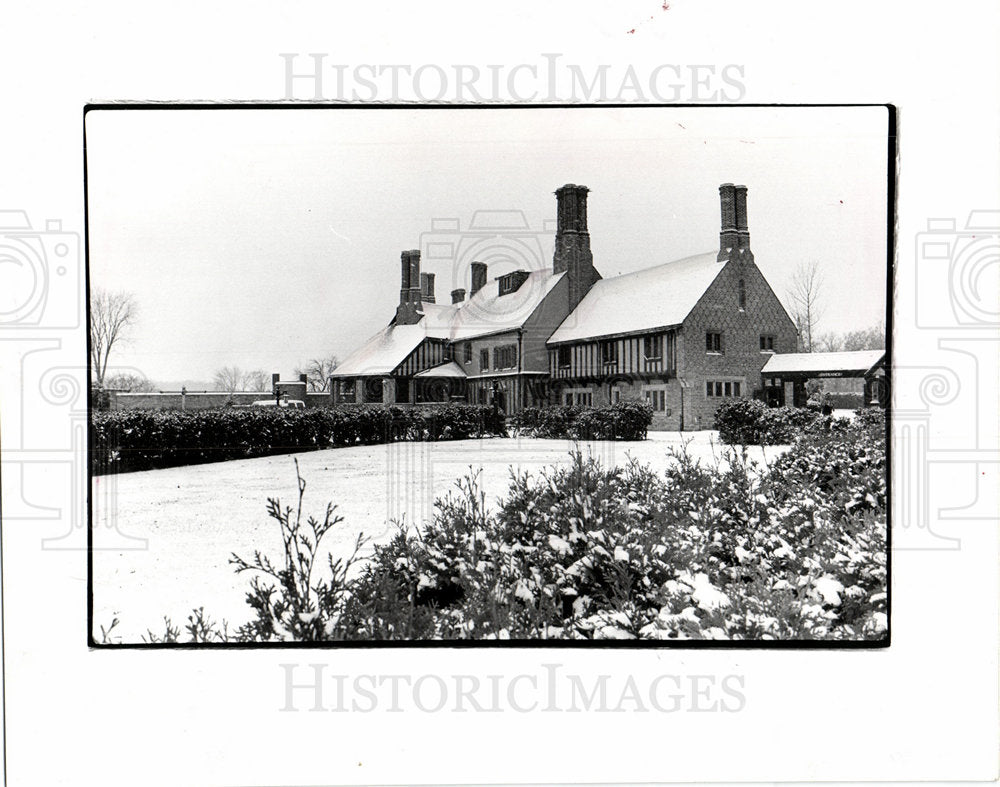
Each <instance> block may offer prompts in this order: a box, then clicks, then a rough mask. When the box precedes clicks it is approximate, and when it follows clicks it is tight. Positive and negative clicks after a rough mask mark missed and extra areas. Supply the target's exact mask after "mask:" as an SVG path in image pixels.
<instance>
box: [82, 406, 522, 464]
mask: <svg viewBox="0 0 1000 787" xmlns="http://www.w3.org/2000/svg"><path fill="white" fill-rule="evenodd" d="M490 435H499V436H505V435H506V428H505V425H504V417H503V414H502V413H497V412H495V411H494V410H493V408H491V407H483V406H475V405H448V406H446V407H438V408H403V407H381V406H377V405H360V406H357V407H345V408H317V409H313V410H292V409H277V408H260V409H247V410H243V409H239V410H235V409H224V410H199V411H194V412H181V411H170V410H159V411H154V410H116V411H112V412H95V413H93V416H92V419H91V439H90V445H91V468H92V471H93V472H94V473H95V474H104V473H117V472H125V471H130V470H149V469H151V468H159V467H176V466H179V465H189V464H200V463H202V462H217V461H222V460H227V459H247V458H251V457H256V456H267V455H269V454H282V453H291V452H293V451H308V450H314V449H319V448H335V447H340V446H349V445H356V444H358V443H363V444H366V445H371V444H376V443H389V442H395V441H402V440H459V439H465V438H470V437H485V436H490Z"/></svg>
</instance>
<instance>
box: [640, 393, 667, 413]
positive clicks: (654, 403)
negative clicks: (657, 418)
mask: <svg viewBox="0 0 1000 787" xmlns="http://www.w3.org/2000/svg"><path fill="white" fill-rule="evenodd" d="M643 393H644V394H645V397H646V401H647V402H648V403H649V406H650V407H652V408H653V411H654V412H658V413H662V412H666V409H667V392H666V391H665V390H664V389H662V388H659V389H655V388H654V389H647V390H646V391H644V392H643Z"/></svg>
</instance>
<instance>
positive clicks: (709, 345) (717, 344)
mask: <svg viewBox="0 0 1000 787" xmlns="http://www.w3.org/2000/svg"><path fill="white" fill-rule="evenodd" d="M705 352H707V353H720V354H721V353H722V334H721V333H712V332H711V331H709V332H708V333H706V334H705Z"/></svg>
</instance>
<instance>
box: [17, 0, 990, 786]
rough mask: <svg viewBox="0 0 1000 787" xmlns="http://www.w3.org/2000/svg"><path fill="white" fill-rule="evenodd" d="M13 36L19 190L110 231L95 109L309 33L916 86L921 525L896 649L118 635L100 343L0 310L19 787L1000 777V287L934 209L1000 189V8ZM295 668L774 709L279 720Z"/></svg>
mask: <svg viewBox="0 0 1000 787" xmlns="http://www.w3.org/2000/svg"><path fill="white" fill-rule="evenodd" d="M4 28H5V32H6V35H5V43H4V47H3V48H2V50H0V64H2V66H0V74H2V80H3V81H2V87H0V91H2V92H0V97H2V99H3V122H2V124H0V140H2V146H0V157H2V158H0V162H2V163H0V172H2V177H0V207H2V208H12V209H21V210H25V211H27V212H28V214H29V216H30V217H31V220H32V221H33V222H34V225H35V226H36V227H37V226H39V225H41V226H42V227H44V220H45V219H47V218H58V219H61V220H62V222H63V229H64V230H66V231H70V232H74V233H79V234H80V236H81V237H82V233H83V227H84V221H83V201H82V182H81V181H82V155H81V130H82V106H83V105H84V103H86V102H88V101H98V100H117V99H130V100H143V99H145V100H194V99H198V100H223V99H255V100H274V99H279V98H281V97H282V96H283V95H284V69H283V63H282V61H281V59H280V58H279V56H278V53H280V52H299V53H309V52H325V53H329V54H328V62H336V63H344V64H349V65H356V64H361V63H410V64H414V65H419V64H423V63H443V64H454V63H467V64H477V65H480V66H485V65H486V64H491V63H503V64H516V63H529V64H541V62H542V53H547V52H560V53H563V55H564V57H565V60H566V62H573V63H578V64H581V65H588V64H589V65H591V66H596V65H598V64H601V63H608V64H616V65H615V67H617V68H621V67H623V66H624V64H627V63H631V64H633V65H634V67H635V69H636V71H637V72H639V73H649V72H650V71H651V70H652V69H653V68H655V67H656V66H657V65H659V64H662V63H675V64H680V65H690V64H715V65H716V66H717V67H721V66H723V65H725V64H730V63H736V64H741V65H742V66H743V67H744V69H745V70H744V84H745V86H746V94H745V96H744V97H743V100H744V101H747V102H783V103H795V102H892V103H894V104H896V105H897V106H898V108H899V132H900V167H899V219H898V252H897V253H898V261H897V265H898V267H897V278H896V282H897V284H896V286H897V293H896V316H895V319H896V345H895V362H896V364H897V366H898V367H899V371H898V373H897V384H896V386H895V395H896V402H895V405H896V408H897V424H898V428H899V430H900V432H899V439H898V440H897V441H896V443H895V446H894V447H895V448H896V451H897V453H896V457H895V460H896V467H895V472H894V477H893V482H894V493H895V495H894V498H895V499H894V503H895V509H894V525H895V528H896V531H895V533H894V538H895V539H896V545H897V546H898V547H904V546H906V547H908V548H907V549H905V550H897V551H896V552H895V554H894V562H893V591H894V595H893V620H892V624H893V645H892V647H891V648H890V649H889V650H883V651H873V652H801V653H779V652H766V651H746V652H739V651H733V652H696V651H663V652H648V651H644V652H637V651H591V652H575V651H566V650H560V651H558V652H555V653H546V652H544V651H492V652H484V653H477V652H472V651H451V650H412V651H406V650H389V651H323V652H308V651H294V652H273V651H272V652H107V651H94V652H91V651H88V649H87V648H86V646H85V642H86V601H85V590H86V556H85V552H84V551H83V549H82V547H83V546H84V545H85V532H84V529H83V523H84V522H85V516H84V513H85V511H84V498H83V496H82V495H83V493H84V490H85V482H84V480H83V476H82V474H83V473H84V464H83V462H82V461H81V458H82V454H81V453H80V452H81V450H82V446H83V439H82V437H83V424H84V423H85V413H84V412H83V407H84V401H83V398H82V394H83V391H84V390H85V387H84V386H83V380H84V372H83V369H82V367H83V364H84V360H83V359H84V335H83V331H82V329H77V330H70V329H69V327H68V326H64V325H63V324H62V322H61V321H60V320H61V319H62V318H60V317H59V316H58V315H56V314H55V313H54V312H53V313H47V314H46V319H45V321H43V322H42V323H41V324H40V325H37V326H34V327H31V326H19V327H4V328H3V329H2V332H0V353H2V356H0V375H2V377H0V385H2V388H0V410H2V431H0V438H2V441H3V448H4V464H3V468H2V470H3V473H2V475H3V484H4V486H3V514H4V520H3V571H4V573H3V587H4V611H5V634H6V638H5V658H6V664H5V675H6V683H5V691H6V710H7V717H8V718H7V730H6V742H7V756H8V762H7V774H8V778H9V781H10V783H11V784H18V785H20V784H49V785H51V784H80V783H98V782H99V783H104V784H135V783H148V784H159V783H163V784H176V783H200V784H293V783H294V784H317V783H320V784H321V783H358V782H376V783H386V782H405V783H416V782H492V781H498V782H512V781H522V780H530V781H535V782H550V781H558V782H574V781H650V780H654V781H655V780H660V781H676V780H680V781H686V780H723V781H735V780H760V781H774V780H807V779H824V780H855V779H895V780H908V779H964V780H974V779H990V778H996V773H997V770H996V769H997V764H996V741H997V663H996V662H997V659H996V645H997V617H998V616H997V527H996V525H997V521H996V518H997V495H996V489H997V484H996V482H997V462H998V460H1000V452H998V444H997V435H998V430H997V407H996V404H997V402H996V380H997V372H998V370H997V349H998V343H997V342H998V333H997V315H996V312H997V309H996V304H995V291H994V302H993V304H992V308H991V309H985V312H986V314H985V316H984V314H983V309H980V311H979V312H977V313H976V315H975V316H974V318H970V319H965V318H963V319H961V320H960V319H959V318H956V317H955V315H954V310H953V309H952V308H951V306H950V305H949V304H950V302H951V300H950V299H951V298H952V292H951V290H950V289H949V286H950V285H949V283H948V279H947V277H946V276H943V275H941V274H940V271H939V270H938V268H937V267H935V266H934V265H932V264H927V263H926V261H925V262H923V263H920V262H919V259H922V258H920V257H918V240H919V238H918V235H919V233H921V232H923V231H925V230H926V229H927V221H928V219H942V218H951V219H955V220H956V222H957V226H958V228H962V227H963V226H964V225H965V222H966V219H967V218H968V216H969V213H970V211H973V210H993V211H996V210H998V209H1000V190H998V178H997V174H998V166H1000V157H998V143H997V140H998V131H1000V123H998V106H1000V105H998V95H1000V91H998V87H1000V86H998V84H997V81H998V74H1000V68H998V63H997V55H996V41H997V40H998V38H1000V36H998V33H1000V29H998V11H997V9H996V7H995V5H994V4H992V3H987V2H975V3H972V2H969V3H963V4H953V5H950V6H942V5H940V4H934V5H931V4H930V3H902V2H894V3H883V4H869V3H862V2H847V3H840V4H837V5H834V6H829V5H827V6H819V5H817V4H806V3H795V2H772V3H768V4H759V3H757V4H752V3H746V2H737V1H736V0H732V1H730V2H712V1H709V0H698V1H697V2H696V0H676V2H672V3H671V4H670V7H669V10H664V9H662V8H661V3H659V2H649V3H646V2H642V3H640V2H621V3H616V4H614V5H611V4H598V3H589V2H573V3H558V4H552V5H549V6H544V7H542V6H539V7H535V6H533V5H531V4H528V3H508V4H506V5H502V6H497V5H491V6H480V5H473V4H468V3H448V4H436V5H434V6H432V7H427V6H423V5H417V4H413V3H407V4H403V3H382V4H378V5H377V6H372V7H371V8H370V9H368V10H366V11H361V10H351V11H348V10H340V9H338V8H337V7H335V6H332V5H330V4H326V3H318V2H317V3H306V2H303V3H296V4H277V3H275V4H264V3H256V2H254V3H246V2H243V3H229V2H227V3H216V4H212V5H207V4H199V3H189V2H181V3H172V4H167V5H160V6H155V7H154V6H147V5H141V6H140V5H136V4H128V3H110V2H100V3H88V4H69V3H36V4H26V3H22V4H17V5H15V6H8V7H7V8H6V9H5V12H4ZM631 29H634V30H635V32H634V33H628V32H627V31H628V30H631ZM683 98H684V99H685V100H687V99H689V98H690V95H688V96H684V97H683ZM995 232H996V231H995V230H994V235H993V237H994V240H995ZM978 233H979V234H980V235H985V236H986V237H989V232H988V231H986V230H979V231H978ZM993 248H994V254H995V253H996V246H995V245H994V247H993ZM995 268H996V266H995V265H994V266H993V269H994V270H995ZM925 273H926V277H925ZM74 275H76V276H77V281H75V282H74V281H73V280H72V277H73V276H74ZM935 277H937V278H935ZM60 281H61V282H62V283H61V284H58V287H62V289H61V290H58V292H56V289H55V288H56V287H57V285H56V284H53V289H52V292H53V293H54V294H53V295H52V297H53V298H58V299H61V300H59V301H58V303H60V304H63V305H61V306H60V307H59V308H60V309H62V314H64V315H66V314H68V315H70V316H71V317H72V312H73V307H74V305H75V306H79V305H80V304H81V303H82V290H80V289H76V290H74V289H73V288H74V287H76V286H77V285H78V284H79V272H78V271H76V272H74V270H69V271H68V272H67V278H64V279H62V280H60ZM918 281H919V282H920V288H919V289H918V286H917V285H918ZM984 281H987V282H988V281H993V282H995V278H993V279H989V278H988V277H987V278H986V279H984ZM925 282H926V283H925ZM74 291H75V292H77V293H78V296H77V299H74V298H73V297H72V295H71V293H73V292H74ZM955 297H956V298H957V299H959V300H961V299H962V298H963V297H965V298H967V297H969V296H968V293H965V294H964V295H962V294H961V293H960V294H959V295H958V296H955ZM979 297H980V298H981V299H983V302H985V303H987V305H989V299H990V297H991V296H990V294H989V291H987V292H986V293H981V294H980V296H979ZM52 302H53V303H56V301H52ZM980 306H982V303H980ZM966 311H968V310H966ZM73 319H74V320H75V319H76V318H73ZM71 321H72V320H71ZM76 321H77V322H78V320H76ZM970 321H971V324H970ZM50 325H51V326H54V327H48V326H50ZM74 382H75V383H76V385H77V387H76V388H74V387H73V383H74ZM928 525H929V528H928ZM43 538H49V539H53V540H54V541H53V542H50V546H52V545H53V544H56V543H57V544H58V546H59V547H63V548H61V549H44V550H43V549H42V548H41V540H42V539H43ZM947 539H952V540H947ZM955 539H957V541H956V540H955ZM287 662H297V663H300V664H308V663H311V662H325V663H329V664H330V665H331V670H333V671H337V672H340V673H343V674H348V675H353V674H357V673H361V672H366V673H386V674H392V673H399V672H401V671H404V670H406V671H411V672H413V673H415V674H422V673H445V674H447V673H461V672H466V673H480V674H484V675H485V674H488V673H491V672H504V673H508V674H514V673H520V672H528V673H538V672H539V671H540V667H539V665H540V664H542V663H551V662H558V663H561V664H563V665H564V669H565V670H566V671H576V672H580V673H588V672H589V673H593V674H596V673H599V672H610V673H614V674H621V673H624V672H625V671H630V672H631V673H633V674H635V675H637V676H643V675H645V676H647V679H648V677H650V676H653V675H655V674H659V673H671V674H678V675H682V676H685V675H691V674H718V675H724V674H728V673H741V674H743V675H744V676H745V695H746V699H747V702H746V707H745V709H744V710H743V711H742V712H739V713H732V714H724V713H705V714H698V713H688V712H679V713H674V714H658V713H647V714H633V713H617V714H613V713H608V714H586V713H580V714H545V713H540V714H519V713H516V712H513V711H508V712H505V713H498V714H451V713H446V712H442V713H439V714H421V713H396V714H392V713H382V712H379V713H370V714H347V713H344V714H340V713H308V712H299V713H279V712H278V709H279V708H280V707H281V706H282V704H283V702H284V686H283V676H282V672H281V670H280V668H279V667H278V666H277V664H279V663H287Z"/></svg>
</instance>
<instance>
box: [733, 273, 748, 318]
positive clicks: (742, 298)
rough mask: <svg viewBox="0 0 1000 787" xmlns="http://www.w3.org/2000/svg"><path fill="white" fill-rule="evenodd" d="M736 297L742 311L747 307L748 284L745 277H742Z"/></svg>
mask: <svg viewBox="0 0 1000 787" xmlns="http://www.w3.org/2000/svg"><path fill="white" fill-rule="evenodd" d="M736 298H737V302H738V303H739V305H740V310H741V311H742V310H743V309H745V308H746V307H747V285H746V283H745V282H744V281H743V279H740V281H739V284H738V286H737V295H736Z"/></svg>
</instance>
